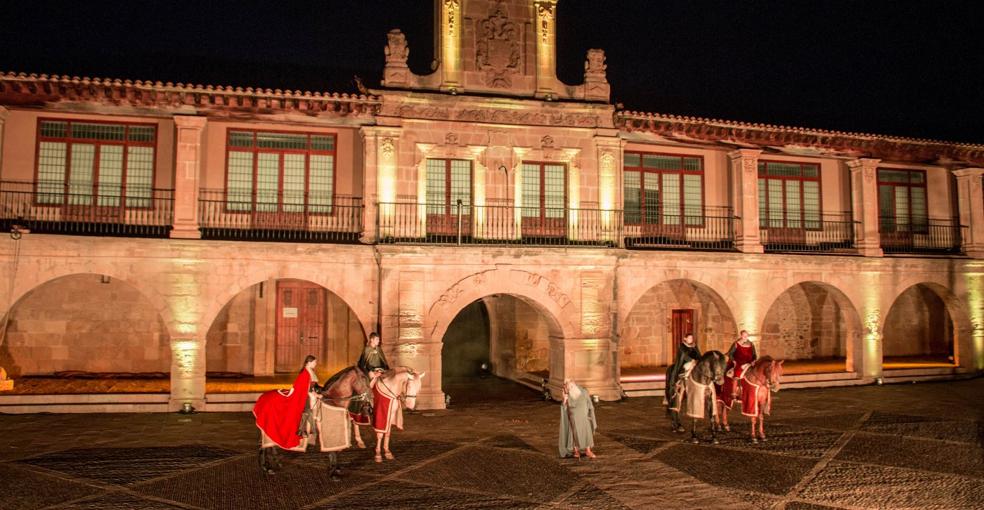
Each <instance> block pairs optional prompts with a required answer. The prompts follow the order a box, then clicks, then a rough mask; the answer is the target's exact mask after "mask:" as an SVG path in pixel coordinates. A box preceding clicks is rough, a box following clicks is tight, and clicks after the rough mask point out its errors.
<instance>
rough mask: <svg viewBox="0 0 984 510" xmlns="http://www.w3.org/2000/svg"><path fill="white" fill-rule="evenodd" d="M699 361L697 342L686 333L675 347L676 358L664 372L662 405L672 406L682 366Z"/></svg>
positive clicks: (682, 369) (691, 334) (681, 374)
mask: <svg viewBox="0 0 984 510" xmlns="http://www.w3.org/2000/svg"><path fill="white" fill-rule="evenodd" d="M699 360H700V348H699V347H697V341H696V340H694V335H693V333H687V334H686V335H684V336H683V340H682V341H681V342H680V345H679V346H677V352H676V357H675V358H674V359H673V364H672V365H670V367H669V368H668V369H667V370H666V391H665V393H664V395H665V396H666V397H665V399H664V403H666V404H667V405H669V406H671V407H672V406H673V402H674V399H675V398H676V388H677V383H678V382H679V379H680V377H681V376H683V375H684V366H685V365H686V364H687V362H689V361H695V362H696V361H699Z"/></svg>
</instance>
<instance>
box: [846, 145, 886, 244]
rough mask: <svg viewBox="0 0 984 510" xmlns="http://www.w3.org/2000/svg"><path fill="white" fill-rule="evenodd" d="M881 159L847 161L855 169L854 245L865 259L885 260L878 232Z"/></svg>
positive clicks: (853, 201)
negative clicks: (879, 167) (881, 258)
mask: <svg viewBox="0 0 984 510" xmlns="http://www.w3.org/2000/svg"><path fill="white" fill-rule="evenodd" d="M879 163H881V160H880V159H871V158H861V159H855V160H852V161H848V162H847V167H848V168H850V169H851V211H852V216H853V218H854V223H855V225H857V226H858V228H857V229H856V231H855V232H856V234H855V240H854V244H855V246H857V249H858V253H860V254H861V255H863V256H865V257H881V256H882V249H881V234H880V233H879V231H878V179H877V177H878V164H879Z"/></svg>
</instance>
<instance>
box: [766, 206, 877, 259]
mask: <svg viewBox="0 0 984 510" xmlns="http://www.w3.org/2000/svg"><path fill="white" fill-rule="evenodd" d="M858 228H860V224H858V223H855V221H854V220H853V219H852V217H851V213H827V214H823V215H821V216H819V217H816V218H806V219H805V220H803V221H796V222H791V221H789V220H788V219H787V220H786V221H785V222H784V221H783V220H781V219H777V220H770V219H766V218H760V220H759V235H760V237H761V239H762V246H763V247H764V248H765V251H766V252H773V253H836V254H851V253H855V251H856V250H855V245H854V240H855V239H856V238H857V237H856V234H857V230H858Z"/></svg>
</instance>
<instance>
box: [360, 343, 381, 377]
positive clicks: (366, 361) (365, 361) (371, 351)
mask: <svg viewBox="0 0 984 510" xmlns="http://www.w3.org/2000/svg"><path fill="white" fill-rule="evenodd" d="M358 365H359V369H360V370H362V371H363V372H364V373H366V374H368V373H370V372H372V371H373V370H389V363H387V362H386V356H384V355H383V349H382V348H381V347H380V346H378V345H377V346H376V347H372V346H370V345H366V347H365V348H364V349H362V356H359V363H358Z"/></svg>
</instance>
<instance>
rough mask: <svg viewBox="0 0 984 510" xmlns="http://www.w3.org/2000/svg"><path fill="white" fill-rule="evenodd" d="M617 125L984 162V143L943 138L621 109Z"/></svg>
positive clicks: (922, 159) (676, 134) (858, 154)
mask: <svg viewBox="0 0 984 510" xmlns="http://www.w3.org/2000/svg"><path fill="white" fill-rule="evenodd" d="M615 123H616V125H617V126H618V127H619V128H620V129H621V130H622V131H623V132H644V133H652V134H655V135H659V136H661V137H663V138H666V139H671V140H678V141H681V142H689V143H719V144H727V145H730V146H735V145H737V146H744V147H749V148H752V147H780V148H781V147H796V148H806V149H813V150H816V151H817V152H818V153H819V154H824V155H830V156H838V157H849V158H879V159H882V160H885V161H887V162H889V161H897V162H905V163H927V164H939V165H956V166H960V165H973V166H979V165H982V164H984V145H982V144H969V143H953V142H945V141H940V140H927V139H920V138H906V137H898V136H886V135H876V134H869V133H851V132H844V131H829V130H822V129H809V128H797V127H788V126H776V125H771V124H756V123H745V122H733V121H725V120H717V119H706V118H700V117H686V116H678V115H664V114H656V113H644V112H633V111H620V112H618V113H616V116H615Z"/></svg>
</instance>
